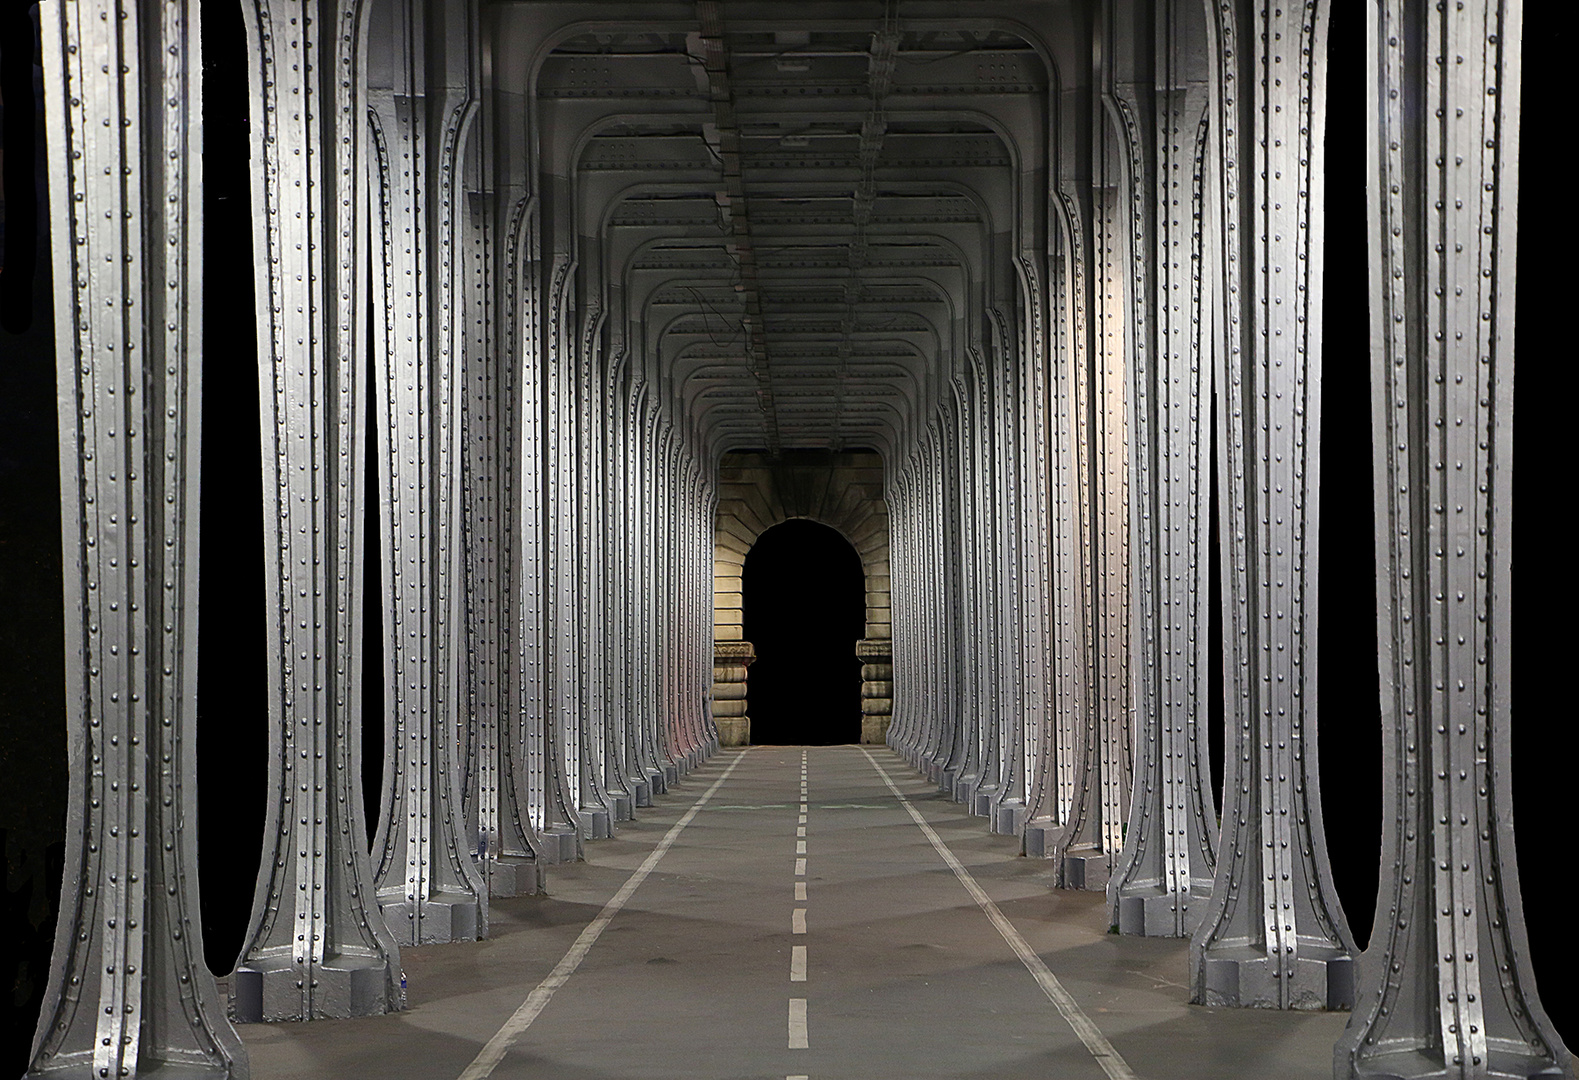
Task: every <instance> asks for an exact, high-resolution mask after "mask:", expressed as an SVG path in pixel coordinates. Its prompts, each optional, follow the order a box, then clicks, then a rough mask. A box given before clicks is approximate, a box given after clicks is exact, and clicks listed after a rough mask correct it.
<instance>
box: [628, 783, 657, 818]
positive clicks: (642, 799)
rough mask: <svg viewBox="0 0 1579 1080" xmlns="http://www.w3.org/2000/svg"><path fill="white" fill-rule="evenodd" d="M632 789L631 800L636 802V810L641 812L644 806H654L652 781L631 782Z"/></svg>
mask: <svg viewBox="0 0 1579 1080" xmlns="http://www.w3.org/2000/svg"><path fill="white" fill-rule="evenodd" d="M630 789H631V798H633V799H635V800H636V809H638V810H640V809H641V808H642V807H644V806H651V805H652V781H650V780H645V779H643V780H631V781H630Z"/></svg>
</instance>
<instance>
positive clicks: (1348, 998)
mask: <svg viewBox="0 0 1579 1080" xmlns="http://www.w3.org/2000/svg"><path fill="white" fill-rule="evenodd" d="M1292 966H1293V972H1292V976H1291V977H1292V980H1293V982H1292V985H1290V986H1289V988H1288V1001H1289V1004H1288V1006H1287V1007H1288V1008H1290V1009H1308V1010H1323V1009H1325V1010H1337V1009H1352V1008H1353V1007H1354V958H1353V957H1351V956H1348V955H1347V954H1345V953H1340V952H1338V951H1337V950H1335V949H1325V950H1323V949H1318V948H1309V949H1306V950H1305V952H1304V955H1301V956H1296V957H1294V958H1293V960H1292ZM1279 975H1280V972H1279V971H1278V969H1276V968H1274V967H1273V966H1272V959H1271V958H1270V957H1268V956H1267V955H1266V953H1264V952H1262V951H1260V950H1259V949H1255V948H1251V947H1248V946H1233V947H1229V948H1219V949H1213V950H1211V951H1210V952H1209V953H1208V954H1207V955H1206V958H1205V960H1204V961H1203V962H1202V964H1201V967H1200V969H1199V970H1197V972H1196V973H1195V978H1194V982H1195V984H1196V985H1194V986H1193V987H1192V988H1191V989H1192V993H1191V1000H1192V1001H1194V1002H1196V1003H1197V1004H1201V1005H1217V1006H1225V1007H1228V1008H1237V1009H1280V1008H1283V1007H1284V1006H1283V1004H1282V994H1281V993H1279V985H1278V984H1279V982H1280V981H1282V980H1281V979H1280V978H1279Z"/></svg>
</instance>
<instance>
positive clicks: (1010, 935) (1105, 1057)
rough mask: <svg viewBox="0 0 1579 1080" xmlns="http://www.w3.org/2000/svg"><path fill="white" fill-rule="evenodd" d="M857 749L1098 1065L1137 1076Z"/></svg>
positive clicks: (1114, 1075) (1117, 1079)
mask: <svg viewBox="0 0 1579 1080" xmlns="http://www.w3.org/2000/svg"><path fill="white" fill-rule="evenodd" d="M857 749H859V750H860V751H861V753H863V754H865V755H866V760H867V761H868V762H870V763H871V766H872V768H874V769H876V770H877V775H878V776H881V777H882V778H883V783H885V784H887V785H888V790H889V791H892V792H893V793H894V798H896V799H898V800H899V805H901V806H903V807H904V808H905V810H906V811H907V812H908V813H909V814H910V820H912V821H914V822H915V823H916V827H917V828H919V829H920V830H921V832H922V834H923V835H925V836H926V838H927V839H928V840H930V841H931V842H932V847H933V849H934V850H935V851H936V852H937V853H938V855H939V856H941V857H942V859H943V861H944V862H945V863H947V864H948V868H949V869H950V870H952V871H954V876H955V877H957V878H959V883H960V884H961V885H963V886H965V891H966V892H968V893H970V897H971V899H972V900H974V901H976V904H977V906H978V907H980V908H981V910H982V911H984V912H985V913H986V915H987V918H988V920H989V921H991V923H992V925H993V926H995V927H996V928H997V930H998V933H1000V934H1002V935H1003V940H1004V941H1006V942H1008V944H1009V948H1011V949H1013V950H1014V954H1015V955H1016V956H1018V957H1019V958H1020V963H1022V964H1024V965H1025V968H1026V970H1027V971H1029V972H1030V973H1031V977H1032V978H1034V979H1035V980H1036V982H1037V984H1038V985H1040V986H1041V988H1042V992H1043V993H1044V994H1046V995H1047V999H1048V1000H1049V1001H1051V1002H1052V1003H1053V1004H1054V1005H1055V1006H1057V1008H1058V1011H1059V1012H1060V1013H1061V1014H1063V1018H1064V1019H1065V1020H1066V1021H1068V1022H1069V1026H1070V1027H1071V1028H1073V1029H1074V1032H1075V1034H1076V1035H1077V1036H1079V1038H1080V1041H1081V1042H1083V1043H1085V1046H1086V1049H1087V1050H1088V1051H1090V1053H1091V1056H1092V1057H1093V1058H1095V1059H1096V1062H1097V1064H1098V1065H1100V1066H1102V1071H1103V1072H1105V1073H1107V1074H1108V1076H1109V1077H1110V1078H1111V1080H1136V1076H1135V1074H1134V1072H1133V1071H1131V1069H1130V1067H1129V1064H1128V1062H1126V1061H1125V1060H1124V1059H1123V1058H1122V1057H1120V1056H1119V1052H1118V1051H1117V1050H1115V1049H1113V1044H1112V1043H1110V1042H1108V1041H1107V1036H1105V1035H1103V1034H1102V1032H1101V1031H1100V1030H1099V1029H1098V1028H1097V1026H1096V1024H1094V1023H1092V1021H1091V1018H1090V1017H1089V1016H1087V1015H1086V1014H1085V1013H1084V1012H1083V1011H1082V1010H1081V1008H1080V1005H1079V1004H1078V1003H1077V1002H1076V1001H1075V999H1074V998H1073V997H1072V996H1071V995H1070V993H1069V991H1068V990H1066V989H1064V984H1063V983H1061V982H1059V981H1058V977H1057V976H1055V975H1054V974H1053V973H1052V972H1051V971H1049V970H1048V967H1047V965H1046V964H1044V963H1043V962H1042V958H1041V957H1040V956H1037V955H1036V951H1035V950H1034V949H1032V948H1031V946H1030V945H1028V944H1027V943H1026V940H1025V939H1024V938H1023V937H1021V936H1020V932H1019V931H1018V930H1016V929H1015V928H1014V924H1013V923H1011V922H1009V920H1008V919H1007V918H1005V917H1004V914H1003V912H1002V911H1000V910H998V905H997V904H995V903H993V901H992V897H990V896H988V895H987V894H986V893H985V892H984V891H982V887H981V886H980V885H978V884H976V879H975V878H974V877H972V876H971V873H970V871H969V870H967V869H965V866H964V864H963V863H961V862H960V861H959V860H958V859H957V858H955V857H954V853H953V852H952V851H950V850H949V849H948V845H947V844H945V843H944V842H943V838H942V837H940V836H938V834H937V833H936V832H935V831H934V830H933V828H932V826H930V825H928V824H927V823H926V819H925V818H923V817H922V816H921V812H920V811H919V810H917V809H916V808H915V807H914V806H912V805H911V803H910V800H909V799H907V798H905V795H904V793H903V792H901V791H900V790H899V788H898V787H897V786H895V784H894V781H893V780H892V779H891V778H890V777H889V775H888V773H887V771H886V770H884V768H883V767H882V766H881V765H879V764H878V763H877V759H876V758H874V757H873V756H872V755H871V754H870V753H868V752H867V750H866V748H865V747H864V746H863V747H858V748H857Z"/></svg>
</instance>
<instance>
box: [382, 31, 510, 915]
mask: <svg viewBox="0 0 1579 1080" xmlns="http://www.w3.org/2000/svg"><path fill="white" fill-rule="evenodd" d="M405 29H406V30H407V32H409V33H412V34H413V36H415V37H418V38H420V36H421V31H422V30H425V29H426V28H425V27H421V26H420V25H419V20H417V19H413V20H411V24H410V26H408V27H406V28H405ZM404 75H405V78H407V79H409V80H410V81H412V82H413V83H418V84H420V79H421V77H422V75H421V73H411V72H407V73H404ZM410 88H413V87H406V89H410ZM401 89H402V88H400V87H397V88H396V92H394V93H390V92H385V91H374V92H373V93H372V94H371V95H370V96H371V105H372V108H371V111H370V117H371V121H372V150H373V152H372V154H371V155H370V156H369V162H368V166H369V184H370V186H371V189H372V193H373V207H372V209H373V213H374V232H373V235H374V237H375V238H379V239H381V241H382V242H381V244H380V245H379V246H378V248H377V249H375V255H376V256H377V257H376V258H374V259H373V296H374V300H375V305H376V307H377V308H378V309H379V310H381V311H383V312H385V318H384V319H383V320H382V323H383V326H384V333H383V334H382V335H376V336H375V339H374V348H373V371H374V384H375V393H374V394H373V395H372V397H373V399H374V401H375V403H376V404H375V406H374V411H373V414H372V422H373V423H374V425H375V426H376V427H377V429H378V431H379V434H380V435H382V436H383V437H382V438H380V439H378V446H379V449H380V450H381V451H382V453H383V456H384V461H383V462H381V463H380V465H381V467H380V468H378V469H377V470H376V480H375V482H377V483H379V484H380V485H381V490H380V492H379V510H380V514H379V523H380V526H381V528H382V532H383V539H384V543H383V544H382V545H381V549H380V550H381V552H382V555H383V567H382V572H383V577H384V596H385V598H386V606H385V609H384V626H383V628H382V629H383V633H384V657H385V670H384V673H383V674H384V686H385V702H386V705H385V708H386V730H387V732H388V751H387V761H388V763H389V768H387V769H386V782H385V785H384V798H383V811H384V812H383V819H382V821H380V823H379V828H378V835H377V836H376V837H375V838H374V840H373V868H374V880H375V883H376V885H377V888H378V898H379V905H380V907H381V908H382V910H383V913H384V918H385V919H386V921H387V922H388V923H389V926H390V929H391V930H392V931H393V932H394V934H395V938H396V940H398V941H399V942H400V943H401V944H403V945H424V944H430V943H439V942H447V941H469V940H476V939H477V938H479V937H486V936H487V932H488V907H487V899H488V887H487V884H486V882H484V880H483V878H482V874H481V872H480V870H479V868H478V866H477V863H476V860H475V859H474V858H473V853H472V851H471V849H470V845H469V844H468V843H467V839H466V835H465V829H464V826H463V818H462V814H461V789H460V785H459V777H460V766H461V764H462V758H461V756H460V752H461V748H460V747H459V745H458V744H457V732H458V729H459V725H460V722H461V708H462V705H463V702H462V701H461V700H460V699H459V690H460V688H461V687H462V685H463V683H462V662H463V660H462V658H463V648H464V644H465V638H464V629H463V628H462V627H458V626H457V625H456V623H457V622H458V621H459V620H460V619H461V618H463V617H464V612H465V594H464V588H465V581H464V576H463V567H462V562H461V558H462V554H463V552H462V544H461V521H460V511H461V486H460V480H461V462H460V457H461V453H462V448H461V446H460V443H459V437H460V428H461V423H460V410H461V403H462V402H461V397H462V393H463V392H464V391H463V388H462V386H461V384H460V378H459V376H460V368H459V363H460V356H459V352H460V350H459V349H458V348H457V341H456V337H457V330H458V328H457V326H456V324H455V320H454V311H455V308H456V306H457V303H458V300H459V295H458V293H457V290H456V289H455V287H454V286H455V281H454V269H455V265H456V263H457V261H458V260H457V259H456V255H457V254H458V252H457V251H456V244H455V238H456V235H457V221H456V206H455V192H456V190H457V184H458V182H459V180H458V176H457V174H458V173H459V171H460V164H461V157H462V153H463V151H462V140H463V138H464V132H465V128H466V121H467V120H468V118H469V116H470V115H471V112H472V109H471V106H470V104H469V103H468V101H467V99H466V96H465V94H464V93H463V92H462V93H459V94H457V93H455V92H448V93H445V92H440V91H438V89H437V88H435V92H434V93H433V94H431V95H418V96H408V95H406V94H404V93H401V92H399V91H400V90H401Z"/></svg>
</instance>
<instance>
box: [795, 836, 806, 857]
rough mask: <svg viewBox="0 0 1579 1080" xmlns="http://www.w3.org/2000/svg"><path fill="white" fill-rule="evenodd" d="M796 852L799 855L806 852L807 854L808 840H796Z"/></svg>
mask: <svg viewBox="0 0 1579 1080" xmlns="http://www.w3.org/2000/svg"><path fill="white" fill-rule="evenodd" d="M795 854H797V855H804V854H806V841H804V840H797V841H795Z"/></svg>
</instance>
